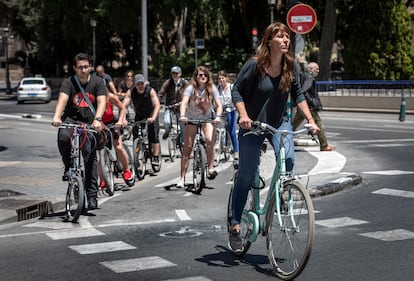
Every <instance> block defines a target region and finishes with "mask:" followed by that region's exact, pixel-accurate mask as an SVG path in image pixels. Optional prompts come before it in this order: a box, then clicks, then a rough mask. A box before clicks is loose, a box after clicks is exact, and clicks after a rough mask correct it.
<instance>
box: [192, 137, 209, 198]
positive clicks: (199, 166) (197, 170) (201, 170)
mask: <svg viewBox="0 0 414 281" xmlns="http://www.w3.org/2000/svg"><path fill="white" fill-rule="evenodd" d="M206 163H207V162H206V151H205V150H204V146H203V145H202V144H197V147H196V149H195V150H194V157H193V185H194V186H193V189H194V193H196V194H200V193H201V191H202V190H203V188H204V187H205V186H206V174H207V169H206Z"/></svg>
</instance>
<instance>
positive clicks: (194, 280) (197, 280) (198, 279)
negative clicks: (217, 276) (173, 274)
mask: <svg viewBox="0 0 414 281" xmlns="http://www.w3.org/2000/svg"><path fill="white" fill-rule="evenodd" d="M164 281H212V280H211V279H208V278H206V277H203V276H194V277H186V278H180V279H167V280H164Z"/></svg>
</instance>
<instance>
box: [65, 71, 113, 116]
mask: <svg viewBox="0 0 414 281" xmlns="http://www.w3.org/2000/svg"><path fill="white" fill-rule="evenodd" d="M81 85H82V87H83V88H84V89H85V92H86V94H87V96H88V98H89V100H90V101H91V103H92V104H93V106H94V108H95V109H96V106H97V103H96V97H97V96H106V86H105V82H104V81H103V80H102V78H100V77H98V76H95V75H90V80H89V81H88V82H87V83H86V84H81ZM59 92H60V93H65V94H67V95H68V96H69V100H68V103H67V104H66V108H65V112H64V113H63V117H62V120H65V119H66V118H67V117H70V118H72V119H74V120H76V121H81V122H85V123H92V121H93V118H94V117H95V116H94V114H93V113H92V111H91V109H90V108H89V105H88V103H87V102H86V101H85V99H84V97H83V94H82V91H81V90H80V89H79V87H78V85H77V83H76V81H75V79H74V76H72V77H69V78H67V79H65V80H64V81H63V83H62V86H61V87H60V91H59Z"/></svg>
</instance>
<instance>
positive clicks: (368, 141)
mask: <svg viewBox="0 0 414 281" xmlns="http://www.w3.org/2000/svg"><path fill="white" fill-rule="evenodd" d="M363 130H366V129H365V128H363ZM413 141H414V139H382V140H381V139H378V140H375V139H369V140H349V141H340V143H368V144H372V143H395V142H410V143H412V142H413Z"/></svg>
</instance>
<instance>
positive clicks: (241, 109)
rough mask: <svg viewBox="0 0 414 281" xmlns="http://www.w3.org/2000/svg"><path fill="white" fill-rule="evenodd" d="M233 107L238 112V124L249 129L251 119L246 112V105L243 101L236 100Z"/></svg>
mask: <svg viewBox="0 0 414 281" xmlns="http://www.w3.org/2000/svg"><path fill="white" fill-rule="evenodd" d="M235 107H236V109H237V112H238V113H239V126H240V127H241V128H243V129H246V130H248V129H250V128H251V127H252V124H253V120H252V119H250V117H249V115H248V114H247V111H246V105H245V104H244V102H243V101H241V102H237V103H236V104H235Z"/></svg>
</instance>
